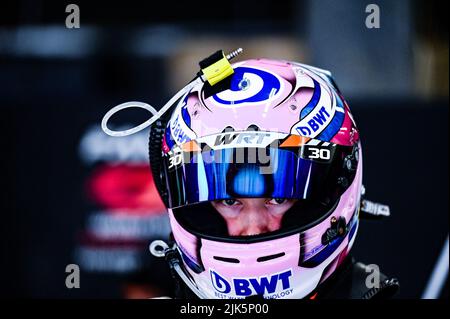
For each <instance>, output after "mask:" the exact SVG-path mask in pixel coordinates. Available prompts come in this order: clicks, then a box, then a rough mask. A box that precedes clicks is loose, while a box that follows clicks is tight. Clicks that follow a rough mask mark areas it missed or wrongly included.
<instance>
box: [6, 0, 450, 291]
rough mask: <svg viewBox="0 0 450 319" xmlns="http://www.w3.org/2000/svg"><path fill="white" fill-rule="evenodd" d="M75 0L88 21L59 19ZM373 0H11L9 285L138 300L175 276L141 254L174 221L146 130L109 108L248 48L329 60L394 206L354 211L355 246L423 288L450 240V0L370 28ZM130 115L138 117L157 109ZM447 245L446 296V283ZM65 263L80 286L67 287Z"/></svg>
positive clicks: (399, 7) (156, 95)
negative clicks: (108, 132)
mask: <svg viewBox="0 0 450 319" xmlns="http://www.w3.org/2000/svg"><path fill="white" fill-rule="evenodd" d="M70 3H75V4H77V5H78V7H79V9H80V28H73V29H69V28H66V24H65V21H66V17H67V16H68V15H69V13H67V12H66V6H67V5H68V4H70ZM370 3H372V1H362V0H353V1H350V0H345V1H332V0H318V1H317V0H314V1H313V0H303V1H293V0H289V1H283V2H280V1H264V0H261V1H258V2H248V1H235V0H230V1H226V2H214V3H212V2H194V1H183V2H180V3H178V2H176V3H175V2H172V1H162V2H158V5H157V6H156V5H155V4H154V3H153V2H152V1H126V2H111V1H71V2H68V1H60V2H59V3H56V2H54V1H36V0H33V1H32V0H22V1H15V2H5V1H2V2H1V3H0V110H1V112H2V115H1V117H0V118H1V119H2V123H1V124H2V126H1V128H2V131H3V135H4V136H3V137H2V139H1V140H2V144H3V146H2V156H1V158H2V164H3V165H2V168H3V174H2V175H3V176H4V178H2V181H3V183H2V184H3V185H2V192H1V193H2V209H1V214H2V215H1V223H0V224H1V233H0V235H1V236H2V240H1V251H0V258H1V263H0V267H1V268H0V269H1V275H0V282H1V284H0V295H1V296H2V297H26V298H28V297H33V298H74V297H75V298H133V297H138V298H139V297H142V296H150V295H159V294H164V293H166V292H167V291H169V290H170V289H171V284H170V281H169V280H168V276H169V274H168V272H167V269H166V267H165V265H164V262H163V261H160V260H155V259H154V258H152V257H151V256H150V255H149V253H148V252H147V245H148V243H149V242H150V241H151V240H152V239H153V238H160V237H163V238H164V237H166V236H167V234H168V232H169V230H168V225H167V218H166V215H165V214H164V209H163V208H162V207H161V205H160V202H159V198H158V196H157V195H156V193H155V192H154V190H153V189H151V187H148V185H149V183H151V177H150V176H149V174H148V163H147V136H146V134H148V132H147V131H146V132H143V134H138V135H136V136H134V137H130V138H129V139H126V140H120V141H119V140H117V139H112V138H109V137H107V136H105V135H104V134H103V133H102V132H101V130H100V122H101V119H102V117H103V115H104V114H105V113H106V112H107V111H108V110H109V109H110V108H111V107H113V106H115V105H117V104H120V103H123V102H126V101H132V100H135V101H143V102H147V103H150V104H152V105H154V106H155V107H157V106H160V105H162V104H163V103H164V102H165V101H167V100H168V99H169V98H170V97H171V96H172V94H174V93H175V92H176V91H178V90H179V89H180V88H181V87H182V86H184V84H185V83H186V82H187V81H189V80H190V79H191V78H192V77H193V75H194V72H196V70H197V62H198V61H199V60H201V59H202V58H204V57H206V56H208V55H209V54H210V53H212V52H214V51H216V50H218V49H224V50H225V51H231V50H234V49H235V48H237V47H243V48H244V53H243V54H242V55H241V56H240V59H245V58H252V57H267V58H278V59H286V60H295V61H300V62H303V63H308V64H312V65H315V66H318V67H321V68H324V69H328V70H331V71H332V72H333V74H334V77H335V79H336V81H337V83H338V85H339V86H340V89H341V90H342V92H343V94H344V96H345V97H346V99H347V101H348V103H349V105H350V107H351V108H352V111H353V114H354V117H355V120H356V122H357V124H358V126H359V128H360V130H361V136H362V139H363V153H364V165H365V167H364V185H365V187H366V194H367V198H368V199H371V200H374V201H380V202H383V203H386V204H389V205H390V206H391V213H392V216H391V217H390V218H387V219H384V220H380V221H372V220H371V221H365V220H363V221H362V222H361V224H360V229H359V234H358V237H357V240H356V242H355V245H354V249H353V251H354V255H355V257H356V258H357V259H359V260H361V261H363V262H365V263H370V264H372V263H373V264H378V265H380V267H381V270H382V271H383V272H385V273H387V274H389V275H392V276H396V277H398V278H399V280H400V282H401V290H400V293H399V295H398V297H399V298H421V297H422V296H423V295H424V291H425V290H426V288H427V285H429V283H430V278H431V276H432V273H433V270H434V269H435V266H436V264H437V261H438V258H439V256H440V255H441V254H442V249H443V247H444V243H445V242H446V240H447V241H448V80H449V73H448V70H449V65H448V22H447V21H448V19H447V10H446V9H445V7H443V5H444V3H443V2H442V1H409V0H396V1H389V0H379V1H376V2H375V3H376V4H377V5H378V6H379V8H380V28H374V29H369V28H367V27H366V24H365V20H366V17H367V16H368V15H369V13H366V12H365V9H366V6H367V5H368V4H370ZM122 116H123V117H122ZM121 117H122V119H125V120H126V121H124V122H122V124H123V125H132V124H137V123H140V122H142V121H143V119H147V114H145V113H140V112H127V113H126V114H125V113H123V114H122V115H121ZM119 177H120V178H119ZM117 180H126V181H129V182H127V183H122V184H120V183H119V184H117ZM149 189H150V190H149ZM447 243H448V242H447ZM446 253H447V255H446V256H447V257H446V258H447V261H446V267H447V268H445V267H444V272H445V276H444V278H445V283H444V284H443V288H442V289H436V288H434V290H433V291H434V292H435V293H434V296H435V297H445V298H446V297H448V278H447V274H448V246H447V252H446ZM444 256H445V255H444ZM72 263H75V264H78V265H80V269H81V282H80V288H79V289H67V288H66V286H65V279H66V276H67V273H66V272H65V269H66V265H68V264H72ZM441 282H442V280H441ZM435 287H436V286H435ZM438 287H439V285H438Z"/></svg>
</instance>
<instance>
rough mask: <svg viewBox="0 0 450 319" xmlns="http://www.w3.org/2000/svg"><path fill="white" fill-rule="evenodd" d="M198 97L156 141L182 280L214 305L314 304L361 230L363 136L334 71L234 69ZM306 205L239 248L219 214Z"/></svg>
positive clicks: (182, 102) (284, 65) (192, 96)
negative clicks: (248, 301) (239, 201)
mask: <svg viewBox="0 0 450 319" xmlns="http://www.w3.org/2000/svg"><path fill="white" fill-rule="evenodd" d="M232 67H233V69H234V73H233V74H232V75H231V76H229V77H228V78H227V79H226V80H224V81H223V83H222V84H221V87H220V89H214V87H212V86H211V85H209V84H208V83H207V82H206V83H204V84H199V85H197V86H194V87H193V88H192V89H191V90H190V91H189V92H187V93H186V94H185V95H184V96H183V97H182V98H181V99H179V100H178V101H177V102H176V104H175V105H174V108H173V112H172V113H171V114H170V118H168V119H167V120H166V121H160V122H158V123H159V124H158V126H157V127H156V129H155V128H153V129H152V132H151V140H150V153H151V154H150V156H151V157H152V154H161V152H162V156H161V155H160V158H159V161H156V160H152V163H153V164H154V165H156V167H155V166H153V168H152V169H153V172H154V173H155V172H159V173H160V176H159V177H160V178H156V182H157V186H158V189H159V190H160V193H161V197H162V198H163V200H164V202H165V203H166V206H167V207H168V208H169V216H170V223H171V227H172V232H173V237H174V241H175V246H176V250H177V251H178V253H179V255H180V256H181V259H182V262H181V267H182V268H183V272H184V273H185V276H182V279H183V280H184V281H186V283H187V284H189V287H191V288H192V287H193V289H195V290H197V294H201V295H202V296H203V297H205V298H221V299H235V298H246V297H250V296H255V295H259V296H262V297H264V298H269V299H271V298H304V297H307V296H309V295H310V294H311V293H312V292H313V291H314V290H315V289H316V288H317V287H318V286H319V285H320V284H321V283H323V282H324V281H325V280H326V279H327V278H328V277H329V276H330V275H331V274H332V273H333V272H334V271H335V270H336V269H337V268H338V267H339V265H340V264H341V263H342V261H343V260H344V259H345V258H346V256H347V254H348V252H349V250H350V248H351V246H352V244H353V242H354V239H355V235H356V232H357V229H358V221H359V209H360V197H361V189H362V156H361V144H360V140H359V134H358V130H357V128H356V125H355V122H354V120H353V118H352V115H351V113H350V110H349V107H348V105H347V103H346V102H345V101H344V99H343V97H342V96H341V93H340V91H339V90H338V88H337V86H336V85H335V83H334V81H333V79H332V77H331V74H330V73H329V72H328V71H325V70H321V69H318V68H314V67H311V66H308V65H304V64H299V63H295V62H288V61H278V60H267V59H255V60H247V61H242V62H238V63H235V64H233V65H232ZM235 198H275V199H279V198H280V199H294V200H295V202H294V204H293V205H292V207H290V208H289V209H288V210H287V211H286V212H285V213H284V215H283V217H282V220H281V224H280V227H279V228H278V229H277V230H275V231H269V232H264V233H260V234H257V235H251V236H231V235H230V234H229V232H228V229H227V224H226V222H225V220H224V218H223V217H222V216H221V214H219V213H218V212H217V211H216V209H215V208H214V207H213V205H212V204H211V203H212V202H214V201H220V200H226V199H235Z"/></svg>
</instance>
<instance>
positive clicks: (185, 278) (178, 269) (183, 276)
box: [173, 263, 208, 299]
mask: <svg viewBox="0 0 450 319" xmlns="http://www.w3.org/2000/svg"><path fill="white" fill-rule="evenodd" d="M173 268H175V271H176V272H177V273H178V275H179V276H180V277H181V279H183V281H184V283H185V284H186V285H188V287H189V288H190V289H191V290H192V292H193V293H195V294H196V295H197V297H199V298H200V299H208V298H207V297H206V296H205V295H204V294H203V293H202V292H201V291H200V289H198V287H197V286H196V285H194V284H193V283H192V280H191V279H190V278H189V277H188V276H186V274H185V273H184V271H183V269H181V267H180V265H179V264H178V263H176V264H175V265H174V266H173Z"/></svg>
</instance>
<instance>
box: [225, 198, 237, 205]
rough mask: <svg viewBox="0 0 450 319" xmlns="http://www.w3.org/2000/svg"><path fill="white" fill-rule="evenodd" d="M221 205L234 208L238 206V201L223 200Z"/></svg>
mask: <svg viewBox="0 0 450 319" xmlns="http://www.w3.org/2000/svg"><path fill="white" fill-rule="evenodd" d="M222 204H223V205H225V206H234V205H237V204H238V201H237V200H235V199H224V200H223V201H222Z"/></svg>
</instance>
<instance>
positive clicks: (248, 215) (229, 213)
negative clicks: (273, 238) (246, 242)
mask: <svg viewBox="0 0 450 319" xmlns="http://www.w3.org/2000/svg"><path fill="white" fill-rule="evenodd" d="M295 202H296V200H294V199H282V198H236V199H224V200H220V201H215V202H212V205H213V207H214V208H215V209H216V210H217V211H218V212H219V213H220V214H221V215H222V217H223V218H224V219H225V221H226V223H227V227H228V233H229V235H231V236H249V235H258V234H262V233H266V232H271V231H275V230H278V229H279V228H280V227H281V219H282V218H283V215H284V213H285V212H286V211H287V210H288V209H289V208H291V207H292V205H294V203H295Z"/></svg>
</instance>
